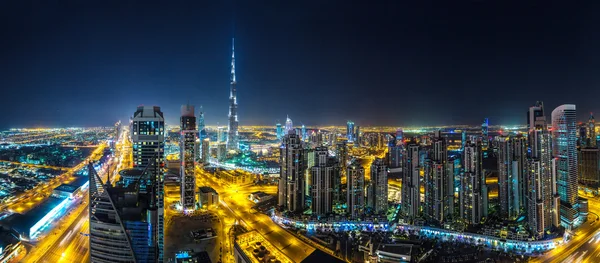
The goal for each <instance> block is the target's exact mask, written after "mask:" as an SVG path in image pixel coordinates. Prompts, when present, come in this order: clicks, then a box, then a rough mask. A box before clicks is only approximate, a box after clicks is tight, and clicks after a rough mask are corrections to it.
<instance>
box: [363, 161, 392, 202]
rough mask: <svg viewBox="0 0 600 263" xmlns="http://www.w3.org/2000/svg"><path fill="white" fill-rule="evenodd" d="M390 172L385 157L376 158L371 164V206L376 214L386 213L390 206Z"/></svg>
mask: <svg viewBox="0 0 600 263" xmlns="http://www.w3.org/2000/svg"><path fill="white" fill-rule="evenodd" d="M387 178H388V173H387V167H386V166H385V162H384V161H383V159H379V158H376V159H375V161H373V164H371V182H370V185H369V196H370V199H369V200H368V201H369V206H370V207H371V208H372V209H373V213H374V214H385V213H386V211H387V208H388V180H387Z"/></svg>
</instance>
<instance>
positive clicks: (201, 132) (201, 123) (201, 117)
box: [198, 106, 206, 141]
mask: <svg viewBox="0 0 600 263" xmlns="http://www.w3.org/2000/svg"><path fill="white" fill-rule="evenodd" d="M198 115H199V116H198V138H199V139H200V141H202V140H204V138H206V126H205V125H204V111H203V110H202V106H200V114H198Z"/></svg>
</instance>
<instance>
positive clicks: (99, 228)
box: [88, 163, 159, 263]
mask: <svg viewBox="0 0 600 263" xmlns="http://www.w3.org/2000/svg"><path fill="white" fill-rule="evenodd" d="M88 175H89V177H90V181H89V185H90V199H89V218H90V223H89V233H90V242H89V251H90V262H93V263H112V262H159V258H158V253H157V247H156V241H157V240H156V239H157V236H156V233H157V232H156V230H155V229H156V228H157V225H156V223H157V220H156V216H157V215H156V211H155V210H154V211H152V210H150V209H149V207H148V205H149V203H148V202H147V200H148V199H147V198H142V199H141V198H140V193H139V188H138V183H139V181H138V182H136V183H135V184H131V185H130V186H128V187H122V186H121V185H122V184H117V187H113V186H111V185H110V184H109V183H108V181H107V183H105V184H104V183H102V180H101V179H100V177H99V176H98V174H97V173H96V170H95V169H94V167H93V166H92V164H91V163H90V164H89V165H88ZM142 195H146V196H147V195H152V193H146V194H142ZM125 199H127V202H125Z"/></svg>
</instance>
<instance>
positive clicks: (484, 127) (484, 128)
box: [481, 118, 490, 151]
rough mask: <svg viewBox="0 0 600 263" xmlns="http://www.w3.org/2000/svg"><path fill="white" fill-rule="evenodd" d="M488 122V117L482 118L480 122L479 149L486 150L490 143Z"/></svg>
mask: <svg viewBox="0 0 600 263" xmlns="http://www.w3.org/2000/svg"><path fill="white" fill-rule="evenodd" d="M489 126H490V123H489V121H488V118H485V119H483V123H482V124H481V149H482V150H484V151H487V149H488V145H489V143H490V137H489V134H488V128H489Z"/></svg>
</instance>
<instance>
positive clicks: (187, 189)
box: [179, 104, 198, 211]
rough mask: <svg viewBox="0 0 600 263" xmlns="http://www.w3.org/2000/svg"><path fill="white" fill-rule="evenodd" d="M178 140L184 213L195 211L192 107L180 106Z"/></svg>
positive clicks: (193, 120)
mask: <svg viewBox="0 0 600 263" xmlns="http://www.w3.org/2000/svg"><path fill="white" fill-rule="evenodd" d="M180 124H181V126H180V128H181V130H180V134H181V135H180V136H181V137H180V140H179V161H180V163H181V169H180V170H179V174H180V176H181V186H180V189H181V201H180V202H181V207H182V209H183V210H184V211H186V210H195V209H196V177H195V176H194V172H195V171H194V168H195V156H196V147H195V145H196V139H197V138H196V136H197V135H198V130H196V116H194V106H192V105H189V104H187V105H183V106H181V122H180Z"/></svg>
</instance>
